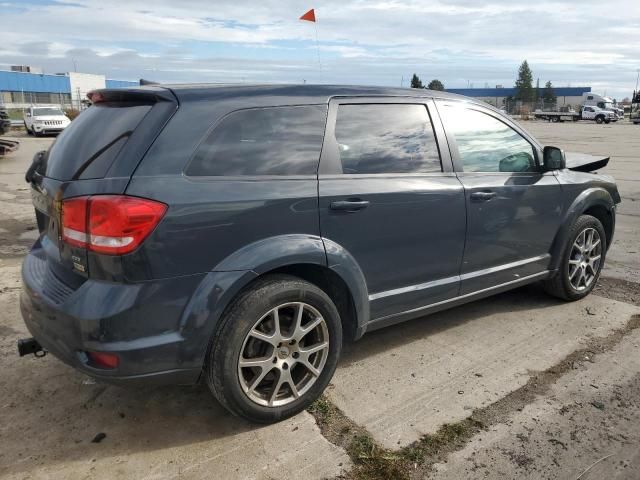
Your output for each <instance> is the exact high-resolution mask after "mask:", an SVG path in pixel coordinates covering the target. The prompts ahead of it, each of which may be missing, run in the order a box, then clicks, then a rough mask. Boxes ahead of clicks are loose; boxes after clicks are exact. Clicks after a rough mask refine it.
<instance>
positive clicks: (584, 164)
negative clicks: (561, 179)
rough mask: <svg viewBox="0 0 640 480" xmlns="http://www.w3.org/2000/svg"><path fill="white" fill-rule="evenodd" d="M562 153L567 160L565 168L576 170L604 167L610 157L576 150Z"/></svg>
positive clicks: (590, 170) (593, 169)
mask: <svg viewBox="0 0 640 480" xmlns="http://www.w3.org/2000/svg"><path fill="white" fill-rule="evenodd" d="M564 155H565V158H566V160H567V168H568V169H569V170H575V171H577V172H593V171H595V170H599V169H601V168H604V167H606V166H607V164H608V163H609V158H611V157H603V156H601V155H598V156H594V155H587V154H586V153H576V152H566V153H565V154H564Z"/></svg>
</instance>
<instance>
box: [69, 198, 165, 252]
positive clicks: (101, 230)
mask: <svg viewBox="0 0 640 480" xmlns="http://www.w3.org/2000/svg"><path fill="white" fill-rule="evenodd" d="M166 211H167V206H166V205H165V204H164V203H160V202H156V201H154V200H148V199H146V198H138V197H128V196H126V195H96V196H91V197H77V198H70V199H68V200H64V201H63V202H62V239H63V240H64V241H65V242H66V243H68V244H69V245H73V246H76V247H82V248H86V249H87V250H91V251H93V252H98V253H105V254H108V255H124V254H126V253H130V252H132V251H134V250H135V249H136V248H138V246H140V244H141V243H142V242H143V241H144V239H145V238H147V236H149V234H150V233H151V232H152V231H153V229H154V228H155V227H156V225H158V223H159V222H160V220H161V219H162V217H163V216H164V214H165V212H166Z"/></svg>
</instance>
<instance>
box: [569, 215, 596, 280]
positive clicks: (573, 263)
mask: <svg viewBox="0 0 640 480" xmlns="http://www.w3.org/2000/svg"><path fill="white" fill-rule="evenodd" d="M601 258H602V240H601V238H600V234H599V233H598V231H597V230H596V229H595V228H591V227H589V228H585V229H584V230H582V231H581V232H580V233H579V234H578V236H577V237H576V240H575V241H574V242H573V245H572V247H571V253H570V254H569V263H568V265H567V269H568V274H569V283H571V286H572V287H573V288H574V289H575V290H576V291H578V292H582V291H584V290H585V289H587V288H589V287H591V284H592V283H593V282H594V280H595V279H596V276H597V274H598V270H599V268H600V261H601Z"/></svg>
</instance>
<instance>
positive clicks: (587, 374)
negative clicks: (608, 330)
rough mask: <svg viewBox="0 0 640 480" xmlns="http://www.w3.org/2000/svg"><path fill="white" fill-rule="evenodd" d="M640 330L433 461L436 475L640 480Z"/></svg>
mask: <svg viewBox="0 0 640 480" xmlns="http://www.w3.org/2000/svg"><path fill="white" fill-rule="evenodd" d="M638 372H640V331H638V330H635V331H633V332H631V333H630V334H629V335H628V336H627V337H625V338H624V339H623V340H622V341H621V342H620V344H619V345H617V346H616V347H614V349H613V350H611V351H609V352H606V353H603V354H598V355H597V356H596V358H595V361H594V363H589V362H584V363H583V364H582V366H581V368H579V369H576V370H573V371H570V372H569V373H567V374H565V375H564V376H562V377H561V378H560V379H558V381H557V382H556V383H555V384H553V385H552V386H551V391H550V392H549V393H548V394H546V395H544V396H543V397H539V398H538V399H537V400H536V401H535V402H533V403H531V404H529V405H527V406H526V407H525V408H524V409H522V411H520V412H514V413H513V414H512V415H511V416H510V417H509V419H508V421H507V422H506V423H502V424H498V425H496V426H494V427H492V428H491V429H489V431H486V432H481V433H479V434H478V435H476V436H475V437H474V438H472V439H471V440H470V442H469V443H468V444H467V445H466V446H465V448H463V449H462V450H460V451H458V452H455V453H454V454H452V455H450V456H449V457H448V458H447V462H446V463H440V464H437V465H435V466H434V472H433V474H432V475H429V477H430V478H436V479H442V480H447V479H460V478H466V479H469V480H473V479H485V478H488V477H499V478H531V479H534V478H535V479H537V478H547V479H566V478H572V479H575V478H578V477H579V476H580V475H582V476H581V477H580V478H581V480H594V479H602V478H610V479H613V478H620V479H637V478H640V448H638V445H640V431H639V430H638V428H637V425H638V423H640V374H638Z"/></svg>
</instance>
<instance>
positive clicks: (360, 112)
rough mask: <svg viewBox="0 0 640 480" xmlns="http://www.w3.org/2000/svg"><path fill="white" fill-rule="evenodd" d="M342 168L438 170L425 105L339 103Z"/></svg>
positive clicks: (354, 171) (345, 170)
mask: <svg viewBox="0 0 640 480" xmlns="http://www.w3.org/2000/svg"><path fill="white" fill-rule="evenodd" d="M335 135H336V141H337V142H338V150H339V153H340V161H341V163H342V172H343V173H351V174H375V173H431V172H441V171H442V167H441V164H440V154H439V151H438V144H437V142H436V139H435V134H434V132H433V127H432V125H431V120H430V118H429V114H428V112H427V108H426V106H425V105H414V104H342V105H340V106H339V107H338V115H337V118H336V128H335Z"/></svg>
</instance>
